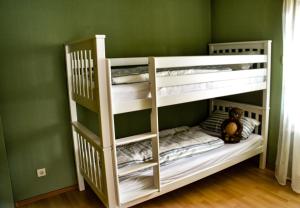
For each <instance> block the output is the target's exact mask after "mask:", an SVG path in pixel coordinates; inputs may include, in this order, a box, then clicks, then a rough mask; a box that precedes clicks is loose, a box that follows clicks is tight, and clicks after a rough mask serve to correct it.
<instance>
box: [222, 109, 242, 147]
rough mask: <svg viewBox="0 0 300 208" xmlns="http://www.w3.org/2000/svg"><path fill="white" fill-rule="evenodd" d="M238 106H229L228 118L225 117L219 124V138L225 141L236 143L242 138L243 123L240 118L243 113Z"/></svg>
mask: <svg viewBox="0 0 300 208" xmlns="http://www.w3.org/2000/svg"><path fill="white" fill-rule="evenodd" d="M243 112H244V111H243V110H242V109H240V108H231V109H230V110H229V118H228V119H225V120H224V121H223V123H222V125H221V138H222V139H223V140H224V142H225V143H238V142H240V140H241V138H242V135H241V134H242V131H243V124H242V123H241V122H240V118H241V117H242V115H243Z"/></svg>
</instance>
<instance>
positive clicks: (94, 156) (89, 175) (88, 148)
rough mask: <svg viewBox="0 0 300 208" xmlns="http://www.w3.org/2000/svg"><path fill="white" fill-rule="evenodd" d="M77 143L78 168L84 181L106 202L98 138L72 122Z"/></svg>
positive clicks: (101, 154) (101, 155) (101, 156)
mask: <svg viewBox="0 0 300 208" xmlns="http://www.w3.org/2000/svg"><path fill="white" fill-rule="evenodd" d="M73 127H74V128H75V131H76V135H77V142H78V147H79V149H78V153H79V167H80V171H81V173H82V175H83V176H84V179H85V180H86V181H87V182H88V184H89V185H90V187H91V188H92V189H93V191H94V192H95V193H96V194H97V195H98V196H99V198H101V199H102V200H103V201H106V200H107V199H106V189H105V183H106V182H105V178H103V177H102V176H103V175H104V172H103V171H104V168H103V167H102V164H103V153H102V148H101V146H100V138H99V137H98V136H97V135H96V134H94V133H93V132H91V131H90V130H89V129H87V128H86V127H84V126H83V125H81V124H80V123H79V122H73Z"/></svg>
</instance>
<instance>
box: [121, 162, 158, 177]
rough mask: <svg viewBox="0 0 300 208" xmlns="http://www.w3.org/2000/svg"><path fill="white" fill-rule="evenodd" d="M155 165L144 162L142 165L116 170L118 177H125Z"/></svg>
mask: <svg viewBox="0 0 300 208" xmlns="http://www.w3.org/2000/svg"><path fill="white" fill-rule="evenodd" d="M156 165H157V162H144V163H139V164H136V165H130V166H126V167H124V168H120V169H119V170H118V175H119V176H124V175H127V174H129V173H133V172H136V171H139V170H143V169H146V168H150V167H153V166H156Z"/></svg>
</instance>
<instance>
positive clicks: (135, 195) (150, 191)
mask: <svg viewBox="0 0 300 208" xmlns="http://www.w3.org/2000/svg"><path fill="white" fill-rule="evenodd" d="M155 192H158V189H156V188H146V189H142V190H139V191H138V192H137V191H135V192H133V193H132V194H131V193H128V194H126V198H125V197H124V196H122V195H121V203H122V204H125V203H128V202H130V201H134V200H136V199H138V198H141V197H144V196H147V195H150V194H153V193H155Z"/></svg>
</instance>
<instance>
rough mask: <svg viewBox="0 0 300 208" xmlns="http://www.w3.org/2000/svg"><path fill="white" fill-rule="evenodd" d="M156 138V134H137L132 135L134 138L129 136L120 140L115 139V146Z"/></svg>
mask: <svg viewBox="0 0 300 208" xmlns="http://www.w3.org/2000/svg"><path fill="white" fill-rule="evenodd" d="M156 136H157V135H156V134H154V133H151V132H150V133H144V134H138V135H134V136H130V137H124V138H121V139H117V140H116V145H117V146H121V145H124V144H129V143H134V142H139V141H143V140H146V139H151V138H154V137H156Z"/></svg>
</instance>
